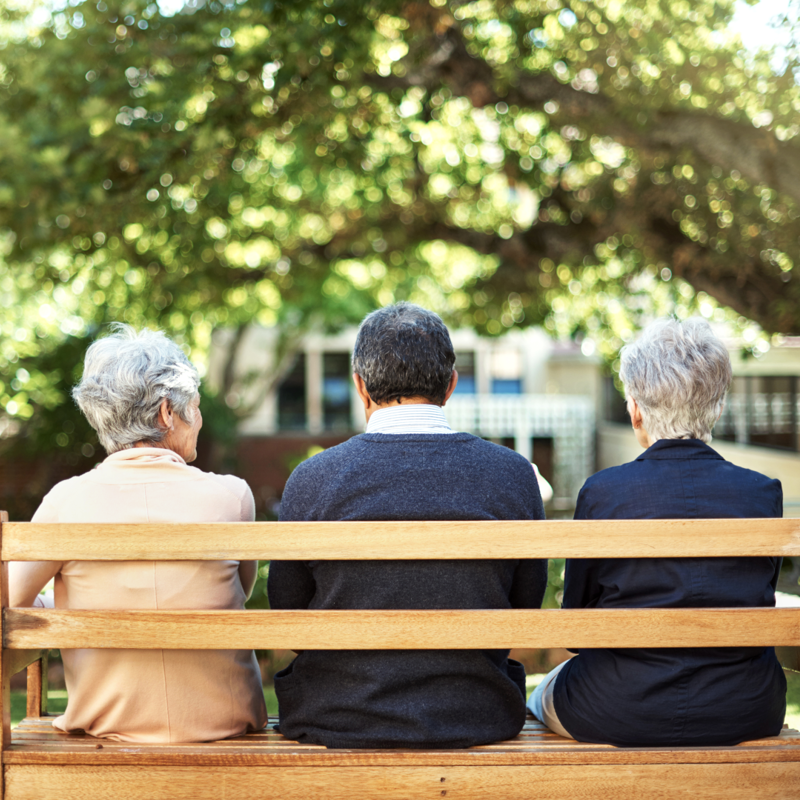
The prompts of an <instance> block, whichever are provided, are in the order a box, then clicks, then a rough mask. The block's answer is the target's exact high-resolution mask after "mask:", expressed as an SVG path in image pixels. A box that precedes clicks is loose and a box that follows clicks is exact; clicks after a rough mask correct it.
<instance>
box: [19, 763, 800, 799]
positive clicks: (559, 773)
mask: <svg viewBox="0 0 800 800" xmlns="http://www.w3.org/2000/svg"><path fill="white" fill-rule="evenodd" d="M798 796H800V764H669V765H636V766H627V767H620V766H610V765H584V766H550V765H547V766H506V767H492V766H486V767H372V766H364V767H275V768H270V767H235V766H233V767H205V768H196V767H192V766H184V767H173V768H166V767H83V766H56V767H32V766H17V765H12V766H9V767H7V768H6V800H41V798H43V797H58V798H59V800H119V798H125V800H158V798H165V799H166V798H168V799H169V800H238V799H239V798H253V799H255V798H258V800H274V798H280V800H308V798H324V799H325V800H353V798H358V800H408V799H409V798H412V797H415V798H430V800H434V799H435V800H442V798H445V800H487V798H502V800H532V798H536V800H563V798H570V800H609V798H613V799H614V800H642V798H658V799H660V800H666V798H677V797H681V798H687V800H688V798H691V800H755V798H758V800H794V798H797V797H798Z"/></svg>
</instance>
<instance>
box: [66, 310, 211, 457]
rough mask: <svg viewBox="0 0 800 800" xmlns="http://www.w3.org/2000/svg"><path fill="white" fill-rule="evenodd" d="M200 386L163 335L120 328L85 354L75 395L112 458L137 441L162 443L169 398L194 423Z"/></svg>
mask: <svg viewBox="0 0 800 800" xmlns="http://www.w3.org/2000/svg"><path fill="white" fill-rule="evenodd" d="M199 386H200V378H199V376H198V374H197V370H196V369H195V368H194V367H193V366H192V364H191V363H190V361H189V359H188V358H187V357H186V355H185V353H184V352H183V350H181V348H180V347H178V345H177V344H175V342H173V341H171V340H170V339H168V338H167V337H166V336H165V335H164V334H163V333H162V332H161V331H152V330H149V329H147V328H145V329H144V330H141V331H137V330H135V329H134V328H132V327H131V326H130V325H121V324H117V325H114V326H113V333H112V334H111V335H110V336H106V337H105V338H103V339H98V340H97V341H96V342H94V344H92V345H91V347H90V348H89V349H88V350H87V351H86V359H85V361H84V367H83V377H82V378H81V382H80V383H79V384H78V385H77V386H76V387H75V388H74V389H73V390H72V396H73V398H75V402H76V403H77V404H78V407H79V408H80V410H81V411H82V412H83V414H84V416H85V417H86V419H87V420H88V421H89V424H90V425H91V426H92V427H93V428H94V429H95V430H96V431H97V436H98V438H99V439H100V444H102V445H103V447H104V448H105V449H106V452H107V453H108V454H109V455H110V454H111V453H116V452H117V451H118V450H126V449H128V448H130V447H133V446H134V445H135V444H136V443H137V442H160V441H162V440H163V438H164V437H165V436H166V433H167V432H166V430H165V429H164V428H162V427H161V426H159V424H158V411H159V408H160V406H161V401H162V400H163V399H164V398H167V399H168V400H169V401H170V403H172V408H173V410H174V411H175V413H177V414H178V415H179V416H180V417H181V419H183V420H184V421H185V422H187V423H189V424H191V423H192V422H193V421H194V413H195V411H194V407H193V406H192V405H191V402H192V400H193V399H194V398H195V396H196V395H197V389H198V387H199Z"/></svg>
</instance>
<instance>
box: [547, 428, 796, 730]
mask: <svg viewBox="0 0 800 800" xmlns="http://www.w3.org/2000/svg"><path fill="white" fill-rule="evenodd" d="M781 501H782V497H781V488H780V484H779V482H778V481H775V480H771V479H769V478H767V477H765V476H764V475H761V474H759V473H757V472H752V471H751V470H747V469H743V468H741V467H737V466H735V465H733V464H731V463H729V462H727V461H725V460H724V459H722V458H721V457H720V456H719V455H718V454H717V453H716V452H715V451H714V450H713V449H712V448H710V447H708V446H707V445H706V444H704V443H703V442H700V441H698V440H697V439H675V440H670V439H662V440H660V441H658V442H656V443H655V444H654V445H652V446H651V447H650V448H649V449H648V450H647V452H646V453H644V454H642V455H641V456H640V457H639V458H638V459H636V460H635V461H632V462H630V463H628V464H623V465H622V466H619V467H612V468H611V469H607V470H603V471H602V472H600V473H598V474H597V475H594V476H593V477H591V478H590V479H589V480H588V481H587V483H586V485H585V486H584V488H583V490H582V491H581V496H580V498H579V500H578V507H577V509H576V513H575V518H576V519H668V518H673V519H694V518H706V519H715V518H757V517H776V516H781ZM779 571H780V558H777V557H775V558H769V557H764V558H735V557H731V558H658V559H602V560H600V559H576V560H572V561H569V562H568V566H567V576H566V582H565V591H564V601H563V606H564V608H584V607H592V608H663V607H670V608H714V607H717V608H719V607H726V608H731V607H759V606H772V605H774V602H775V595H774V589H775V584H776V581H777V579H778V572H779ZM784 693H785V681H784V678H783V673H782V670H781V667H780V664H779V663H778V660H777V659H776V657H775V652H774V650H773V648H771V647H764V648H754V647H751V648H745V647H739V648H686V649H684V648H670V649H663V648H662V649H636V650H634V649H630V650H604V649H597V650H582V651H581V653H580V656H579V657H578V658H574V659H572V660H571V661H570V662H568V664H567V666H566V668H565V671H564V675H563V678H561V684H560V685H557V686H556V690H555V698H554V699H555V707H556V710H557V713H558V717H559V719H560V721H561V723H562V724H563V725H564V726H565V727H566V728H567V730H568V731H569V732H570V734H571V735H573V736H575V737H576V738H578V739H580V740H582V741H602V742H611V743H613V744H619V745H666V746H669V745H677V744H681V745H690V746H691V745H715V744H735V743H737V742H739V741H742V740H744V739H754V738H759V737H762V736H772V735H776V734H777V732H778V731H779V730H780V727H781V723H782V722H783V715H784V711H785V697H784Z"/></svg>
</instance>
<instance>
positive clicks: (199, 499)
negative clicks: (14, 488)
mask: <svg viewBox="0 0 800 800" xmlns="http://www.w3.org/2000/svg"><path fill="white" fill-rule="evenodd" d="M198 384H199V378H198V376H197V373H196V371H195V370H194V368H193V367H192V366H191V364H190V363H189V362H188V360H187V359H186V356H185V355H184V354H183V352H182V351H181V349H180V348H179V347H178V346H177V345H176V344H174V343H173V342H170V341H169V340H168V339H166V337H164V336H163V335H162V334H158V333H156V332H153V331H147V330H145V331H141V332H139V333H136V332H135V331H134V330H133V329H131V328H127V327H123V328H121V330H120V331H119V332H118V333H117V334H116V335H112V336H109V337H107V338H105V339H100V340H99V341H97V342H95V343H94V344H93V345H92V346H91V347H90V349H89V351H88V353H87V356H86V363H85V368H84V373H83V378H82V380H81V383H80V384H79V385H78V386H77V387H76V388H75V390H74V395H75V399H76V401H77V402H78V404H79V406H80V408H81V410H82V411H83V412H84V414H85V415H86V417H87V419H88V420H89V422H90V424H91V425H92V426H93V427H94V428H95V430H96V431H97V434H98V437H99V439H100V442H101V444H102V445H103V447H104V448H105V449H106V451H107V452H108V453H109V456H108V458H106V459H105V460H104V461H103V462H102V463H101V464H99V465H98V466H97V467H96V468H95V469H93V470H91V471H89V472H87V473H85V474H83V475H80V476H77V477H75V478H71V479H69V480H67V481H63V482H62V483H59V484H58V485H57V486H55V487H54V488H53V489H52V491H50V492H49V493H48V495H47V496H46V497H45V498H44V500H43V502H42V504H41V506H40V507H39V509H38V510H37V512H36V514H35V515H34V518H33V521H34V522H43V523H104V524H114V523H156V524H160V523H193V522H240V521H242V522H250V521H252V519H253V517H254V511H255V508H254V501H253V495H252V492H251V491H250V489H249V487H248V486H247V484H246V483H245V482H244V481H243V480H241V479H240V478H236V477H234V476H232V475H214V474H211V473H207V472H202V471H201V470H199V469H196V468H194V467H191V466H189V465H188V464H187V462H188V461H192V460H193V459H194V458H195V457H196V455H197V451H196V447H197V436H198V434H199V431H200V428H201V426H202V414H201V412H200V408H199V402H200V398H199V395H198V393H197V386H198ZM256 570H257V564H256V562H254V561H241V562H240V561H236V560H219V561H167V562H154V561H66V562H52V561H40V562H31V561H26V562H13V563H12V564H11V565H10V568H9V584H10V585H9V598H10V604H11V605H12V606H31V605H35V604H39V603H40V597H39V592H40V590H41V589H42V587H43V586H44V585H45V584H46V583H47V582H48V581H49V580H50V579H51V578H54V588H55V592H54V595H55V607H56V608H65V609H203V610H221V609H231V610H240V609H243V608H244V602H245V600H246V598H247V595H248V594H249V592H250V591H252V587H253V583H254V582H255V577H256ZM62 657H63V661H64V673H65V681H66V684H67V691H68V693H69V702H68V704H67V709H66V711H65V713H64V714H62V715H61V716H59V717H56V718H54V720H53V726H54V727H56V728H58V729H59V730H63V731H65V732H70V731H72V730H77V729H81V730H84V731H86V733H89V734H91V735H93V736H97V737H101V738H108V739H115V740H120V741H127V742H161V743H172V742H197V741H205V740H211V739H221V738H226V737H230V736H237V735H240V734H243V733H246V732H248V731H249V730H257V729H260V728H262V727H263V726H264V725H265V724H266V721H267V716H266V707H265V704H264V696H263V693H262V687H261V675H260V672H259V669H258V663H257V661H256V659H255V654H254V653H253V651H252V650H233V649H231V650H208V651H207V650H201V651H198V650H88V649H75V650H63V651H62Z"/></svg>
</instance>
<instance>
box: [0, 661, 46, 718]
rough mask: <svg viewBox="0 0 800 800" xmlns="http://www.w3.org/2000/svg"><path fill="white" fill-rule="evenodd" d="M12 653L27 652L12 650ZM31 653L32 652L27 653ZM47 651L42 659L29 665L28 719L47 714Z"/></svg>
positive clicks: (26, 711) (26, 712) (26, 713)
mask: <svg viewBox="0 0 800 800" xmlns="http://www.w3.org/2000/svg"><path fill="white" fill-rule="evenodd" d="M9 652H11V653H16V652H26V651H24V650H23V651H18V650H10V651H9ZM27 652H31V651H27ZM47 655H48V653H47V651H43V653H42V656H41V658H38V659H36V660H35V661H34V662H33V663H32V664H29V665H28V675H27V678H28V685H27V695H26V710H25V715H26V716H27V717H41V716H42V715H44V714H47V661H48V658H47Z"/></svg>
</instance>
